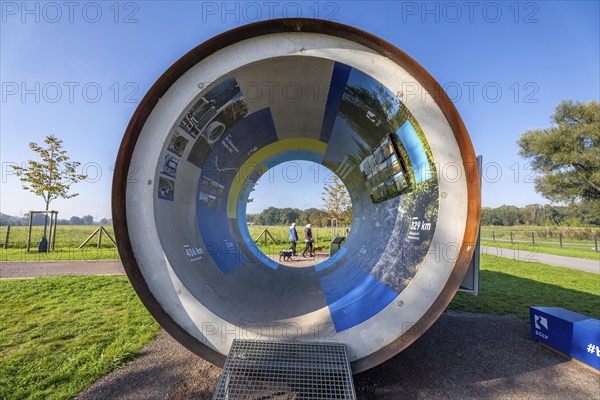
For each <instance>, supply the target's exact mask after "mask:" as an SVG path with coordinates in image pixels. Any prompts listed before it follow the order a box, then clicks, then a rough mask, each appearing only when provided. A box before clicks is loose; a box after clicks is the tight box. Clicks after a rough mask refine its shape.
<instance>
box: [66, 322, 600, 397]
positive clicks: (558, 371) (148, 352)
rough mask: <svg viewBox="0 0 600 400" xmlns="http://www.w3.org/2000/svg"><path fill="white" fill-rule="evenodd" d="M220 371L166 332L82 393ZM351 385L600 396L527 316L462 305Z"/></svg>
mask: <svg viewBox="0 0 600 400" xmlns="http://www.w3.org/2000/svg"><path fill="white" fill-rule="evenodd" d="M220 372H221V370H220V369H219V368H217V367H214V366H212V365H210V364H209V363H207V362H205V361H203V360H202V359H200V358H198V357H196V356H195V355H193V354H192V353H190V352H189V351H187V350H186V349H185V348H183V347H182V346H181V345H179V344H178V343H177V342H176V341H175V340H173V339H172V338H171V337H170V336H169V335H167V334H166V333H165V332H163V331H161V332H160V334H159V336H158V338H157V340H155V341H154V342H152V343H150V344H148V345H147V346H146V347H145V348H144V349H143V351H142V353H141V354H140V356H139V358H137V359H136V360H134V361H132V362H131V363H129V364H128V365H126V366H125V367H123V368H121V369H119V370H116V371H113V372H112V373H110V374H108V375H106V376H104V377H103V378H101V379H99V380H98V381H97V382H96V383H94V384H93V385H92V386H91V387H90V388H89V389H88V390H86V391H85V392H83V393H81V394H80V396H79V397H78V398H77V399H79V400H92V399H102V400H104V399H115V400H119V399H140V400H141V399H144V400H147V399H157V400H158V399H161V400H162V399H210V398H211V397H212V394H213V391H214V390H215V386H216V384H217V381H218V378H219V374H220ZM354 384H355V387H356V392H357V395H358V398H359V399H474V398H477V399H560V400H563V399H594V400H598V399H599V398H600V395H599V393H600V374H598V373H596V372H594V371H592V370H590V369H588V368H586V367H583V366H581V365H579V364H578V363H576V362H573V361H569V360H567V359H565V358H564V357H562V356H560V355H558V354H556V353H554V352H552V351H550V350H548V349H547V348H545V347H542V346H541V345H540V344H538V343H536V342H535V341H533V340H531V339H530V336H529V327H528V325H527V324H526V323H525V322H523V321H521V320H519V319H516V318H513V317H506V316H505V317H498V316H492V315H484V314H470V313H458V312H447V313H445V314H444V315H443V316H442V317H441V318H440V319H439V320H438V321H437V322H436V324H435V325H434V326H433V327H432V328H431V329H430V330H429V331H428V332H427V333H425V334H424V335H423V336H422V337H421V338H420V339H419V340H418V341H417V342H415V343H414V344H413V345H412V346H411V347H409V348H408V349H407V350H405V351H404V352H402V353H400V354H398V355H397V356H395V357H393V358H392V359H390V360H388V361H387V362H385V363H383V364H381V365H379V366H377V367H375V368H373V369H371V370H369V371H366V372H363V373H361V374H358V375H355V376H354Z"/></svg>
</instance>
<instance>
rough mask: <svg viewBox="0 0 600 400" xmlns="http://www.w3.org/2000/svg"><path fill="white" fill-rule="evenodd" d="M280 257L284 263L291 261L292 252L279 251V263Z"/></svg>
mask: <svg viewBox="0 0 600 400" xmlns="http://www.w3.org/2000/svg"><path fill="white" fill-rule="evenodd" d="M282 257H283V261H284V262H287V261H292V250H281V251H280V252H279V261H281V258H282Z"/></svg>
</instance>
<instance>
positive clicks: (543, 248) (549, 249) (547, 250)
mask: <svg viewBox="0 0 600 400" xmlns="http://www.w3.org/2000/svg"><path fill="white" fill-rule="evenodd" d="M481 246H490V247H500V248H503V249H511V250H518V251H520V252H523V255H526V254H529V253H532V254H535V253H543V254H554V255H557V256H565V257H577V258H587V259H590V260H600V253H597V252H596V251H594V250H592V249H591V248H581V247H579V248H573V247H569V248H567V247H564V248H562V249H561V248H560V247H559V246H558V244H556V246H552V245H547V244H536V245H535V246H532V245H531V243H515V244H510V243H507V242H492V241H491V240H482V241H481Z"/></svg>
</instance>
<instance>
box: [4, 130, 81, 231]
mask: <svg viewBox="0 0 600 400" xmlns="http://www.w3.org/2000/svg"><path fill="white" fill-rule="evenodd" d="M44 143H45V144H46V145H45V146H44V145H38V144H37V143H35V142H30V143H29V148H30V149H31V150H33V151H34V152H35V153H37V155H38V156H39V158H40V161H35V160H29V161H27V166H26V167H20V166H13V169H14V171H15V174H16V175H17V177H18V178H19V179H20V180H21V182H23V189H25V190H29V191H31V192H33V193H34V194H35V195H36V196H40V197H42V198H43V199H44V203H45V204H46V211H48V210H49V208H50V203H51V202H52V201H53V200H56V199H58V198H63V199H69V198H71V197H75V196H77V195H78V193H72V194H70V193H69V190H70V188H71V185H72V184H74V183H77V182H79V181H80V180H82V179H85V178H86V176H85V175H82V174H78V173H77V167H78V166H79V165H80V163H78V162H72V161H69V156H68V155H67V151H66V150H64V149H63V146H62V140H60V139H58V138H56V137H55V136H54V135H49V136H46V139H44ZM47 225H48V218H47V215H46V218H45V222H44V236H43V238H42V240H44V239H45V238H46V227H47Z"/></svg>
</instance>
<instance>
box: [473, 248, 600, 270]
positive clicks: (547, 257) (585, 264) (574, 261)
mask: <svg viewBox="0 0 600 400" xmlns="http://www.w3.org/2000/svg"><path fill="white" fill-rule="evenodd" d="M481 254H488V255H491V256H500V257H506V258H512V259H513V260H519V261H528V262H538V263H542V264H548V265H554V266H557V267H565V268H571V269H578V270H580V271H585V272H593V273H595V274H600V255H599V256H598V257H599V258H598V260H589V259H585V258H575V257H565V256H557V255H554V254H543V253H537V252H535V251H533V250H511V249H503V248H500V247H491V246H481Z"/></svg>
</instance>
